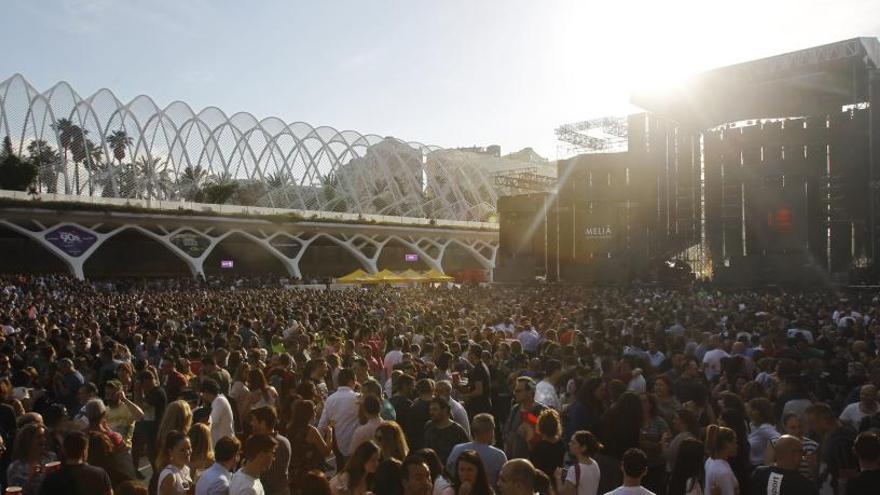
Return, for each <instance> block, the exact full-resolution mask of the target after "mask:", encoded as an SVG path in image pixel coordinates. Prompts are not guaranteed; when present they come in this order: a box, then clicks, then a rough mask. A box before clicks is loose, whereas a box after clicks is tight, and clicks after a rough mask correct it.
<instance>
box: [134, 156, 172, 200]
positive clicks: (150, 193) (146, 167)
mask: <svg viewBox="0 0 880 495" xmlns="http://www.w3.org/2000/svg"><path fill="white" fill-rule="evenodd" d="M136 163H137V173H138V177H137V181H138V183H139V184H138V187H137V189H138V191H139V192H140V193H141V194H142V197H143V198H144V199H163V198H166V197H168V195H169V193H170V192H171V191H172V189H173V187H172V186H173V182H172V180H171V178H170V174H169V170H168V162H167V161H160V160H159V159H158V158H148V157H141V158H139V159H138V160H137V162H136Z"/></svg>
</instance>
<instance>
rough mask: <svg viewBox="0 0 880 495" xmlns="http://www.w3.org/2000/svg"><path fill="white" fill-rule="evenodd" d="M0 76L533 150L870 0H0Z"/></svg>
mask: <svg viewBox="0 0 880 495" xmlns="http://www.w3.org/2000/svg"><path fill="white" fill-rule="evenodd" d="M0 16H2V18H4V23H3V24H4V27H3V29H2V30H0V42H2V45H0V46H3V47H4V50H3V52H2V55H0V80H2V79H5V78H6V77H8V76H10V75H12V74H13V73H16V72H20V73H22V74H23V75H24V76H25V77H27V78H28V79H29V80H30V81H31V83H32V84H34V85H35V86H36V87H37V88H38V89H40V90H44V89H47V88H48V87H50V86H51V85H52V84H54V83H55V82H57V81H59V80H67V81H69V82H70V83H71V84H72V85H73V87H74V88H75V89H76V90H77V91H78V92H79V93H80V94H81V95H83V96H87V95H90V94H92V93H93V92H94V91H95V90H97V89H99V88H102V87H107V88H109V89H111V90H112V91H113V92H114V93H116V95H117V96H119V97H120V99H122V100H123V101H128V100H130V99H131V98H133V97H134V96H136V95H139V94H147V95H149V96H151V97H152V98H153V99H155V100H156V102H157V103H158V104H159V105H160V106H165V105H167V104H168V103H170V102H172V101H174V100H183V101H185V102H187V103H189V104H190V105H191V106H192V107H193V108H194V109H197V110H198V109H201V108H203V107H205V106H212V105H213V106H217V107H219V108H221V109H222V110H224V111H225V112H226V113H227V114H228V115H231V114H233V113H235V112H238V111H248V112H251V113H253V114H254V115H256V116H257V117H258V118H262V117H267V116H272V115H274V116H278V117H280V118H282V119H283V120H285V121H287V122H294V121H305V122H308V123H310V124H312V125H316V126H317V125H330V126H333V127H335V128H337V129H340V130H341V129H354V130H357V131H359V132H362V133H374V134H379V135H383V136H384V135H393V136H396V137H399V138H401V139H405V140H412V141H420V142H423V143H426V144H436V145H440V146H470V145H475V144H476V145H487V144H493V143H494V144H500V145H501V146H502V150H503V151H504V152H509V151H514V150H517V149H520V148H523V147H525V146H532V147H534V148H535V149H536V150H537V151H538V152H540V153H542V154H543V155H545V156H547V157H549V158H556V154H557V148H556V142H555V138H554V135H553V129H554V127H555V126H556V125H558V124H561V123H565V122H571V121H577V120H583V119H587V118H593V117H600V116H603V115H608V114H625V113H626V112H628V111H631V110H632V108H631V107H630V106H629V105H628V96H629V93H630V91H631V89H632V88H634V87H643V86H651V85H655V84H658V85H659V84H668V83H670V82H672V81H675V80H677V79H680V78H683V77H684V76H686V75H687V74H690V73H693V72H696V71H700V70H705V69H710V68H713V67H717V66H721V65H726V64H729V63H735V62H740V61H745V60H749V59H752V58H758V57H762V56H768V55H773V54H777V53H782V52H786V51H791V50H796V49H799V48H805V47H808V46H812V45H816V44H821V43H827V42H831V41H837V40H840V39H846V38H852V37H856V36H878V35H880V1H877V0H836V1H832V0H813V1H811V0H801V1H794V0H769V1H768V0H763V1H754V0H738V1H728V2H707V1H705V0H703V1H696V0H680V1H667V2H658V1H656V0H654V1H635V0H613V1H609V0H606V1H605V2H595V1H592V0H581V1H575V0H531V1H529V0H508V1H502V0H492V1H489V0H448V1H441V0H409V1H402V0H399V1H392V0H389V1H380V0H375V1H369V0H360V1H334V0H314V1H311V2H300V1H292V0H291V1H281V0H278V1H259V0H251V1H225V0H217V1H209V0H115V1H114V0H68V1H64V0H39V1H37V0H5V1H4V2H3V3H2V4H0Z"/></svg>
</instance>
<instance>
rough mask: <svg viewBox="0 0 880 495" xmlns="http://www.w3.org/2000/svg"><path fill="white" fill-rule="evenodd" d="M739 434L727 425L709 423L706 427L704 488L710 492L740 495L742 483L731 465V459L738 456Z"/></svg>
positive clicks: (720, 494)
mask: <svg viewBox="0 0 880 495" xmlns="http://www.w3.org/2000/svg"><path fill="white" fill-rule="evenodd" d="M737 450H738V448H737V436H736V433H734V431H733V430H731V429H730V428H727V427H725V426H718V425H709V426H708V428H706V451H707V453H708V454H709V458H708V459H706V464H705V470H706V482H705V483H703V488H704V490H705V491H706V492H708V493H718V495H738V494H739V488H740V484H739V481H737V479H736V475H735V474H734V473H733V469H731V467H730V460H731V459H733V458H735V457H736V453H737Z"/></svg>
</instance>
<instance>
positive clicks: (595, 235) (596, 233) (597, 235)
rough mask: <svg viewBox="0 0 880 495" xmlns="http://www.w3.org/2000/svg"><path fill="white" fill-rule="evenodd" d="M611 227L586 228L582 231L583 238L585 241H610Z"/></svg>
mask: <svg viewBox="0 0 880 495" xmlns="http://www.w3.org/2000/svg"><path fill="white" fill-rule="evenodd" d="M611 235H612V232H611V226H610V225H605V226H600V227H587V228H586V229H585V230H584V236H585V237H586V238H587V239H611Z"/></svg>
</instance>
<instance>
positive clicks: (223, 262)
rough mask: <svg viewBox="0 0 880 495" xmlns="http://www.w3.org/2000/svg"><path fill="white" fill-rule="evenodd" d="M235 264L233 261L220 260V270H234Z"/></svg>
mask: <svg viewBox="0 0 880 495" xmlns="http://www.w3.org/2000/svg"><path fill="white" fill-rule="evenodd" d="M233 266H235V263H234V262H233V261H232V260H220V268H232V267H233Z"/></svg>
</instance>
